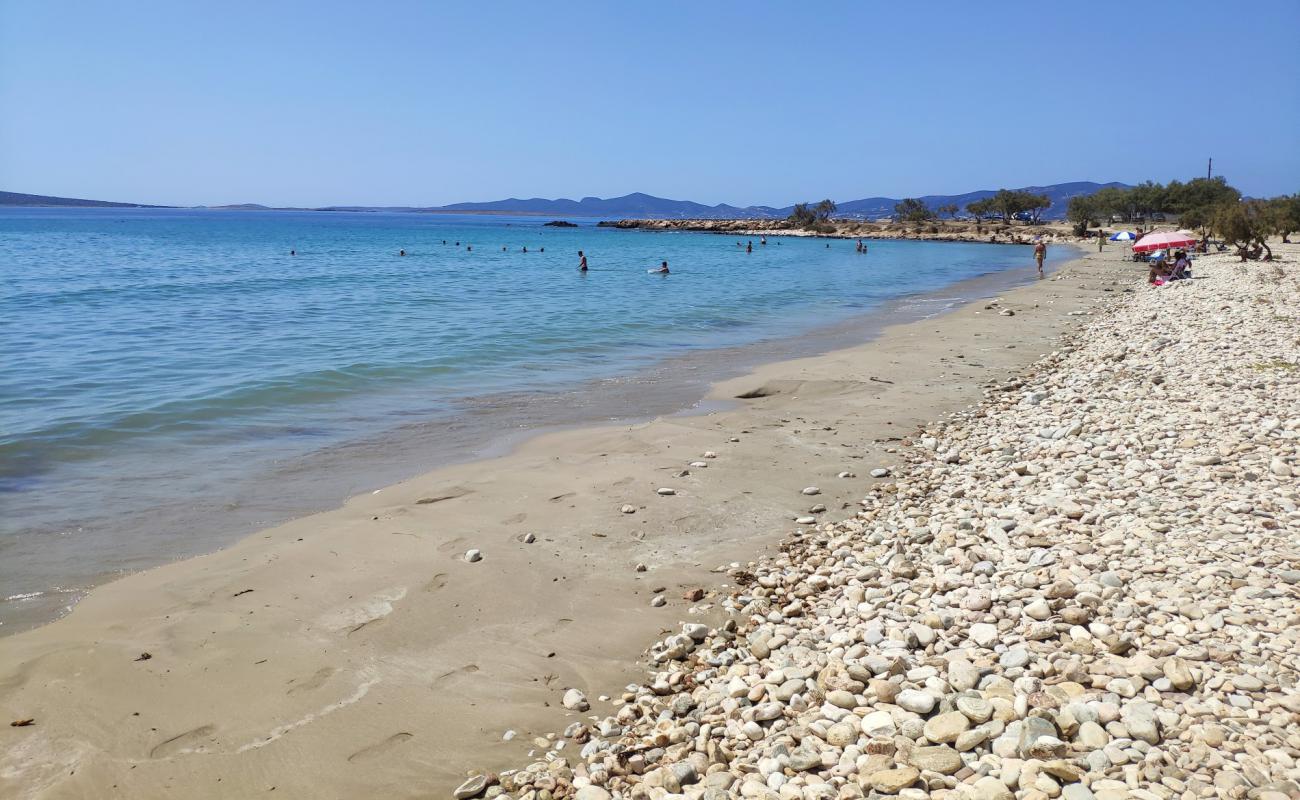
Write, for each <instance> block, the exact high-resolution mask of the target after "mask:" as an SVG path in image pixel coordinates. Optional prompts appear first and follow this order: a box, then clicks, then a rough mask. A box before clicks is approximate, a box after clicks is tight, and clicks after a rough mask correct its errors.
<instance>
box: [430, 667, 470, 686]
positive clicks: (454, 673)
mask: <svg viewBox="0 0 1300 800" xmlns="http://www.w3.org/2000/svg"><path fill="white" fill-rule="evenodd" d="M475 672H478V664H466V665H465V666H463V667H458V668H456V669H453V670H451V671H450V672H444V673H442V674H441V675H439V676H438V677H436V678H434V679H433V685H434V686H437V685H438V684H440V683H444V682H452V683H454V682H455V681H456V680H458V679H460V678H464V677H466V676H469V675H473V674H474V673H475Z"/></svg>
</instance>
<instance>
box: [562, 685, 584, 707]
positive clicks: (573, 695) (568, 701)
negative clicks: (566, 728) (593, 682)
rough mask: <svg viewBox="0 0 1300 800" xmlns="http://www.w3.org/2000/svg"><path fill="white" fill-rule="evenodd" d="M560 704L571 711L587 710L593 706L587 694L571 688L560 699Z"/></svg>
mask: <svg viewBox="0 0 1300 800" xmlns="http://www.w3.org/2000/svg"><path fill="white" fill-rule="evenodd" d="M560 705H562V706H564V707H565V708H567V709H569V710H570V711H586V710H587V709H589V708H591V704H590V703H588V702H587V696H586V695H585V694H583V693H582V692H580V691H578V690H577V689H569V690H568V691H566V692H565V693H564V698H563V699H562V700H561V701H560Z"/></svg>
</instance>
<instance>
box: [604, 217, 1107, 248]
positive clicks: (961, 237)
mask: <svg viewBox="0 0 1300 800" xmlns="http://www.w3.org/2000/svg"><path fill="white" fill-rule="evenodd" d="M596 224H597V226H598V227H602V228H621V229H624V230H651V231H699V232H702V233H724V234H732V235H736V236H820V237H828V238H835V239H917V240H923V241H936V242H972V243H985V242H987V243H993V244H1032V243H1034V242H1036V241H1039V240H1040V239H1041V240H1042V241H1045V242H1049V243H1050V242H1073V241H1081V240H1080V239H1079V238H1078V237H1076V236H1074V235H1073V233H1072V232H1071V231H1070V228H1069V226H1068V225H1064V224H1060V223H1044V224H1041V225H1021V224H1015V225H1007V224H1005V223H1002V222H985V223H974V222H965V221H951V220H944V221H935V222H925V223H921V224H916V223H911V222H907V223H902V222H863V221H857V220H831V221H830V222H827V223H825V228H824V229H823V230H807V229H804V228H800V227H796V226H794V225H792V224H790V223H789V222H787V221H786V220H754V219H620V220H602V221H601V222H598V223H596ZM1094 241H1095V240H1094Z"/></svg>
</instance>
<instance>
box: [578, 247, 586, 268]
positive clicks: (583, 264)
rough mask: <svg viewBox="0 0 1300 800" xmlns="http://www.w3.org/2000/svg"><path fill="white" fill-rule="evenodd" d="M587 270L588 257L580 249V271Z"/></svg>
mask: <svg viewBox="0 0 1300 800" xmlns="http://www.w3.org/2000/svg"><path fill="white" fill-rule="evenodd" d="M586 271H587V257H586V256H585V255H583V254H582V251H581V250H579V251H578V272H586Z"/></svg>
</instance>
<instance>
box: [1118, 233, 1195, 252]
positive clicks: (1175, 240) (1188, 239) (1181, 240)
mask: <svg viewBox="0 0 1300 800" xmlns="http://www.w3.org/2000/svg"><path fill="white" fill-rule="evenodd" d="M1194 244H1196V237H1195V236H1186V235H1184V234H1181V233H1168V232H1166V233H1148V234H1147V235H1146V236H1143V237H1142V238H1141V239H1138V241H1137V244H1135V245H1133V252H1135V253H1149V252H1151V251H1152V250H1164V249H1172V248H1176V247H1191V246H1192V245H1194Z"/></svg>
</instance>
